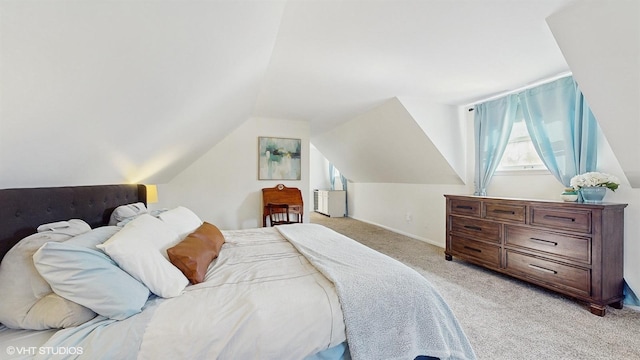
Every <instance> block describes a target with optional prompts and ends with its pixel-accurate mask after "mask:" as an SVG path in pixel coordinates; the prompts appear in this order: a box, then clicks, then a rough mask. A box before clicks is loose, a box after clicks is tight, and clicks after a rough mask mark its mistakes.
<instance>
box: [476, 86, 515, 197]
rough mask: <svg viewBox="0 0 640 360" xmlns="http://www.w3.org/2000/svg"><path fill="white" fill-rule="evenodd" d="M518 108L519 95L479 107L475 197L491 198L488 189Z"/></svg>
mask: <svg viewBox="0 0 640 360" xmlns="http://www.w3.org/2000/svg"><path fill="white" fill-rule="evenodd" d="M517 109H518V98H517V96H516V95H508V96H505V97H503V98H500V99H498V100H493V101H487V102H485V103H482V104H479V105H476V107H475V116H474V131H475V140H476V144H475V150H476V151H475V156H476V161H475V163H476V164H475V177H474V182H475V191H474V194H475V195H483V196H484V195H487V186H488V185H489V181H491V177H492V176H493V173H494V172H495V171H496V168H497V167H498V164H499V163H500V159H502V154H503V153H504V149H505V148H506V147H507V142H508V141H509V135H510V134H511V128H512V127H513V122H514V119H515V117H516V111H517Z"/></svg>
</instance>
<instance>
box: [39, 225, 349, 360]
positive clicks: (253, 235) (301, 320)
mask: <svg viewBox="0 0 640 360" xmlns="http://www.w3.org/2000/svg"><path fill="white" fill-rule="evenodd" d="M223 233H224V236H225V239H226V243H225V245H224V246H223V249H222V251H221V253H220V256H219V257H218V259H217V260H215V261H214V262H213V263H212V265H211V266H210V267H209V270H208V272H207V276H206V278H205V281H204V282H203V283H200V284H198V285H193V286H188V287H187V288H186V289H185V292H184V293H183V294H182V295H180V296H178V297H175V298H170V299H161V298H155V299H153V300H152V301H149V302H148V304H147V306H146V308H145V309H144V310H143V311H142V313H140V314H137V315H134V316H132V317H130V318H128V319H126V320H124V321H115V320H109V319H105V318H103V317H101V316H99V317H97V318H96V319H94V320H92V321H90V322H89V323H86V324H84V325H82V326H79V327H76V328H70V329H65V330H61V331H58V332H57V333H56V334H55V335H54V336H53V337H52V338H51V339H50V340H49V341H48V342H47V343H46V344H45V345H44V346H46V347H50V348H74V349H76V348H81V349H82V350H81V351H82V355H81V356H79V358H81V359H82V358H86V359H97V358H114V357H117V358H131V359H135V358H138V359H160V358H162V359H168V358H174V359H304V358H305V357H308V356H311V355H314V354H316V353H318V352H319V351H322V350H326V349H329V348H332V347H334V346H337V345H339V344H341V343H343V342H344V341H345V340H346V335H345V328H344V323H343V320H342V311H341V308H340V304H339V302H338V298H337V295H336V293H335V288H334V286H333V284H332V283H331V282H330V281H328V280H327V279H326V278H325V277H324V276H323V275H321V274H320V273H319V272H318V270H317V269H316V268H315V267H313V266H312V265H311V264H309V262H308V261H307V260H306V258H305V257H304V256H302V255H301V254H300V253H298V252H297V251H296V250H295V249H294V247H293V246H292V245H291V244H290V243H289V242H288V241H286V240H285V239H284V238H283V237H282V236H281V235H280V233H279V232H278V231H277V230H276V229H275V228H260V229H254V230H238V231H224V232H223ZM36 358H50V357H48V356H40V355H38V356H37V357H36ZM53 358H58V357H57V356H54V357H53Z"/></svg>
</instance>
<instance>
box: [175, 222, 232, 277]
mask: <svg viewBox="0 0 640 360" xmlns="http://www.w3.org/2000/svg"><path fill="white" fill-rule="evenodd" d="M222 244H224V236H223V235H222V233H221V232H220V229H218V228H217V227H216V226H215V225H212V224H209V223H208V222H204V223H202V225H200V227H198V228H197V229H196V230H195V231H194V232H192V233H191V234H189V235H187V237H186V238H184V240H182V241H181V242H179V243H178V244H176V245H175V246H173V247H171V248H169V249H167V255H169V260H170V261H171V263H172V264H173V265H175V267H177V268H178V269H180V271H182V273H183V274H184V276H186V277H187V279H189V281H190V282H191V283H192V284H198V283H201V282H202V281H203V280H204V276H205V275H206V273H207V268H208V267H209V264H211V262H212V261H213V260H214V259H215V258H217V257H218V254H219V253H220V248H221V247H222Z"/></svg>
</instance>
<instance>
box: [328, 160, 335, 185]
mask: <svg viewBox="0 0 640 360" xmlns="http://www.w3.org/2000/svg"><path fill="white" fill-rule="evenodd" d="M329 183H330V184H331V190H335V189H336V177H335V166H333V164H332V163H329Z"/></svg>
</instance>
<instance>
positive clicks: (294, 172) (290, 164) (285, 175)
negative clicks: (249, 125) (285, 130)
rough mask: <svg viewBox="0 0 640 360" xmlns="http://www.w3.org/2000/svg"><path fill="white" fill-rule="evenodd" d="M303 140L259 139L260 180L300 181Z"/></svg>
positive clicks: (261, 137)
mask: <svg viewBox="0 0 640 360" xmlns="http://www.w3.org/2000/svg"><path fill="white" fill-rule="evenodd" d="M301 152H302V140H301V139H290V138H280V137H266V136H260V137H258V180H300V179H301V169H302V157H301V156H300V155H301Z"/></svg>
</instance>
